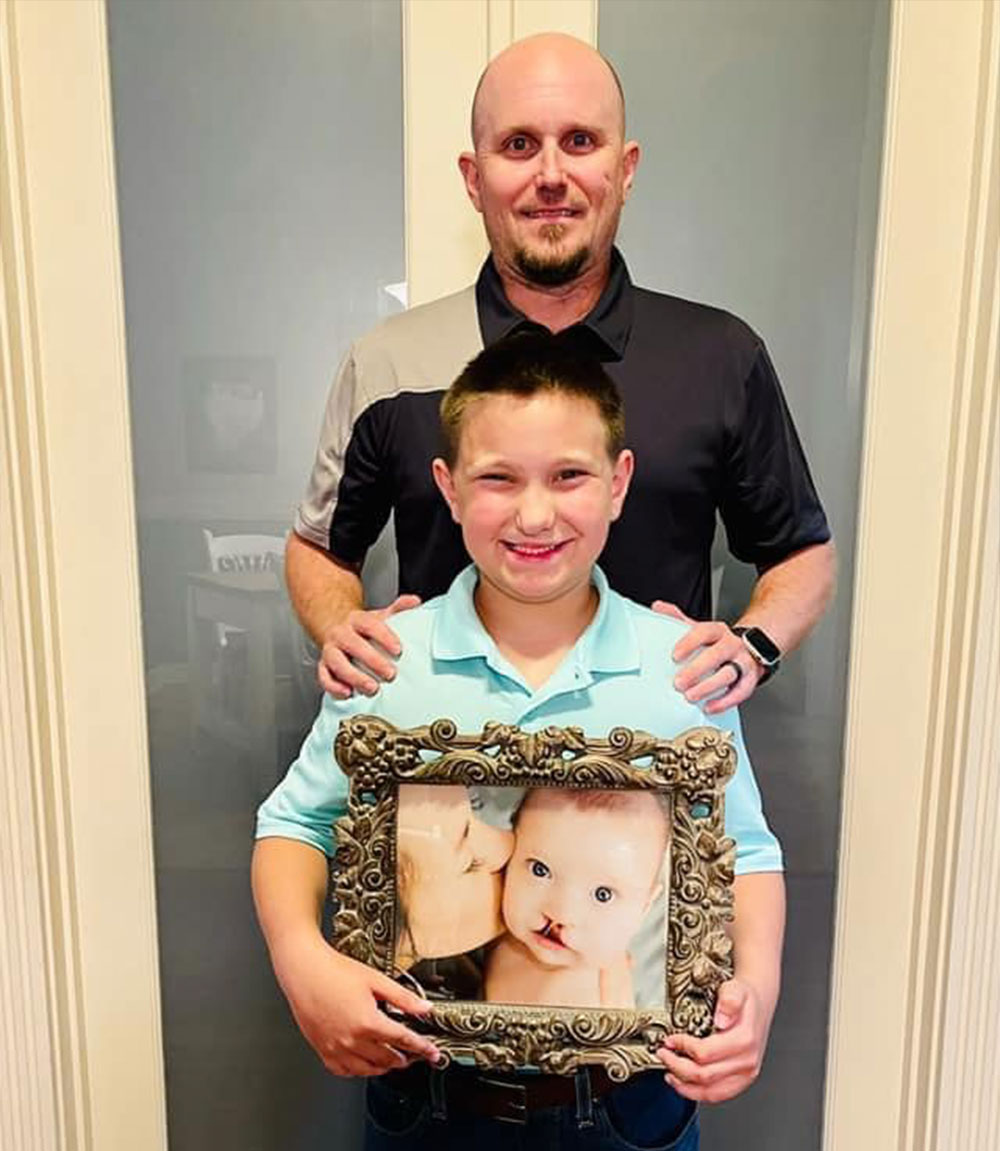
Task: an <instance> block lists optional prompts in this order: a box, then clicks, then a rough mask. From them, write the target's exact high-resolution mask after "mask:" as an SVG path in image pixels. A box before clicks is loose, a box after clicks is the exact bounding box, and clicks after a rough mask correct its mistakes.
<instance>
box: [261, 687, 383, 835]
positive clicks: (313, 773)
mask: <svg viewBox="0 0 1000 1151" xmlns="http://www.w3.org/2000/svg"><path fill="white" fill-rule="evenodd" d="M365 703H366V704H368V705H369V707H370V705H371V700H368V699H365ZM357 711H358V707H357V705H356V704H355V702H354V700H353V699H350V700H343V701H337V700H333V699H331V698H330V696H324V698H323V704H322V707H321V708H320V713H319V715H318V716H317V717H316V720H315V722H314V723H313V726H312V730H311V731H310V732H309V734H308V736H306V740H305V742H304V743H303V744H302V749H301V750H300V751H299V754H298V756H297V757H296V759H295V761H294V762H293V763H292V765H291V767H289V769H288V772H287V774H286V775H285V778H284V779H283V780H282V781H281V782H280V783H279V784H278V786H277V787H276V788H275V789H274V791H272V792H271V794H270V795H269V796H268V797H267V799H265V800H264V802H263V803H262V804H261V805H260V807H259V808H258V809H257V833H256V837H257V839H267V838H270V837H275V836H277V837H280V838H282V839H296V840H298V841H299V842H301V843H307V844H309V845H310V846H312V847H315V848H316V849H317V850H319V851H322V852H323V854H324V855H327V856H330V857H332V856H333V853H334V851H335V850H336V842H335V840H334V834H333V824H334V821H335V820H336V819H339V818H340V817H341V816H342V815H343V814H344V813H345V812H346V811H347V796H348V780H347V776H345V775H344V773H343V772H342V771H341V770H340V765H339V764H338V763H337V761H336V759H335V758H334V755H333V741H334V739H335V737H336V735H337V728H338V727H339V726H340V721H341V720H342V719H346V718H347V717H348V716H350V715H353V714H357Z"/></svg>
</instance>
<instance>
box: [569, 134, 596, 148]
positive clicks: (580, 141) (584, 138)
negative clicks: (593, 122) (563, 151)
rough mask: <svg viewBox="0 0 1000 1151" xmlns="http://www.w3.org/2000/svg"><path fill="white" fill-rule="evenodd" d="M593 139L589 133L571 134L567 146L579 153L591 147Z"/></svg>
mask: <svg viewBox="0 0 1000 1151" xmlns="http://www.w3.org/2000/svg"><path fill="white" fill-rule="evenodd" d="M593 143H594V137H593V136H591V134H590V133H589V132H571V133H570V134H569V138H568V140H567V144H568V145H569V147H570V148H572V149H573V150H574V151H581V150H583V149H586V148H590V147H592V146H593Z"/></svg>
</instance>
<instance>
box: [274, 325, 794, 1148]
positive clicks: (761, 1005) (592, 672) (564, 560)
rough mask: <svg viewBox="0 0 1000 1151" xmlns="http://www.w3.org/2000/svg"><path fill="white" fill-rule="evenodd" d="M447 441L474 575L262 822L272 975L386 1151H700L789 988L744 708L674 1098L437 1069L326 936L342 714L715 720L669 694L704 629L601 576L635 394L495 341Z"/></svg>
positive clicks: (475, 369)
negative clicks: (706, 954)
mask: <svg viewBox="0 0 1000 1151" xmlns="http://www.w3.org/2000/svg"><path fill="white" fill-rule="evenodd" d="M442 425H443V429H444V433H445V441H446V447H445V452H444V455H443V456H442V458H439V459H436V460H435V461H434V465H433V468H434V477H435V480H436V481H437V484H438V486H439V488H440V490H441V493H442V495H443V496H444V498H445V500H446V501H447V503H448V506H449V508H450V509H451V514H452V515H453V517H454V518H455V519H456V521H457V522H458V523H459V524H460V525H461V528H462V533H463V537H464V540H465V545H466V548H467V550H468V552H469V554H470V556H471V557H472V560H473V564H474V566H470V567H469V568H467V569H466V570H465V571H464V572H462V573H461V574H460V575H459V576H458V577H457V579H456V580H455V582H454V583H453V584H452V586H451V587H450V589H449V590H448V592H447V593H446V594H445V595H444V596H441V597H439V598H437V599H434V600H431V601H430V602H429V603H426V604H424V605H423V606H422V607H420V608H418V609H415V610H413V611H409V612H407V613H406V614H405V615H401V616H399V617H398V632H399V636H400V639H401V640H402V642H403V651H404V655H403V657H402V658H401V660H400V662H399V664H398V667H397V674H396V677H395V678H394V679H393V681H392V682H391V683H389V684H387V685H385V687H383V689H382V691H381V692H380V693H379V694H378V696H376V697H375V698H374V699H369V698H364V697H362V698H360V699H357V698H352V699H349V700H346V701H342V702H338V701H334V700H333V699H331V698H330V697H326V698H325V699H324V701H323V706H322V710H321V712H320V715H319V716H318V718H317V720H316V723H315V724H314V726H313V729H312V732H311V733H310V735H309V737H308V738H307V740H306V742H305V744H304V745H303V748H302V751H301V752H300V754H299V757H298V759H297V760H296V761H295V763H294V764H293V765H292V767H291V768H290V770H289V773H288V775H287V777H286V778H285V780H284V781H283V782H282V783H281V784H280V785H279V786H278V788H277V789H276V790H275V792H274V793H273V794H272V795H271V797H270V798H269V799H268V800H267V801H266V802H265V803H264V804H263V805H262V807H261V810H260V812H259V814H258V825H257V835H258V839H259V842H258V844H257V847H256V850H255V853H254V863H253V885H254V896H255V900H256V904H257V910H258V915H259V917H260V921H261V925H262V928H263V931H264V934H265V937H266V939H267V943H268V947H269V949H270V953H271V958H272V962H273V964H274V968H275V973H276V975H277V978H278V981H279V983H280V985H281V987H282V989H283V991H284V992H285V995H286V996H287V998H288V1001H289V1004H290V1006H291V1009H292V1012H293V1014H294V1016H295V1019H296V1021H297V1023H298V1024H299V1027H300V1029H301V1030H302V1032H303V1034H304V1035H305V1037H306V1038H307V1040H308V1041H309V1042H310V1043H311V1044H312V1046H313V1047H314V1048H315V1050H316V1051H317V1053H318V1054H319V1056H320V1058H321V1059H322V1060H323V1062H324V1063H325V1065H326V1066H327V1067H328V1068H329V1069H330V1070H331V1071H333V1072H335V1073H336V1074H340V1075H363V1076H370V1077H374V1078H372V1079H371V1080H370V1083H369V1090H368V1119H369V1122H368V1127H367V1131H366V1148H367V1149H368V1151H378V1149H381V1148H399V1149H405V1151H424V1149H426V1151H449V1149H452V1148H453V1149H455V1151H459V1149H460V1151H467V1149H468V1148H470V1147H473V1146H475V1147H478V1148H479V1149H480V1151H485V1149H486V1148H490V1147H493V1146H497V1147H499V1146H501V1145H507V1143H508V1140H509V1135H510V1131H511V1129H510V1126H509V1124H508V1123H506V1122H500V1121H499V1120H504V1119H507V1120H509V1119H511V1118H516V1120H517V1121H518V1122H521V1123H524V1124H525V1127H524V1129H523V1130H522V1132H521V1134H522V1139H521V1140H520V1141H519V1142H520V1145H521V1146H522V1147H526V1148H534V1147H538V1148H541V1147H546V1148H547V1147H550V1146H559V1147H562V1148H580V1149H581V1151H582V1149H584V1148H586V1149H588V1151H597V1149H599V1148H600V1149H603V1148H612V1147H620V1146H621V1145H622V1142H624V1143H626V1144H631V1145H633V1146H647V1147H654V1146H656V1147H666V1146H669V1147H671V1148H672V1149H673V1151H694V1149H695V1148H696V1147H697V1145H698V1134H697V1115H696V1107H695V1103H696V1102H697V1101H699V1100H711V1101H714V1100H721V1099H727V1098H730V1097H732V1096H733V1095H736V1094H738V1093H739V1092H740V1091H742V1090H743V1089H744V1088H745V1087H747V1086H748V1085H749V1084H750V1083H751V1082H753V1080H754V1079H755V1078H756V1075H757V1072H758V1069H759V1067H760V1063H761V1059H762V1057H763V1053H764V1048H765V1046H766V1041H767V1034H768V1030H769V1027H770V1022H771V1017H772V1015H773V1012H774V1008H775V1005H776V1002H777V998H778V987H779V981H780V952H781V939H782V932H783V919H784V887H783V883H782V878H781V874H780V871H781V853H780V849H779V847H778V844H777V841H776V840H775V839H774V836H773V835H772V834H771V833H770V831H769V829H768V828H767V824H766V823H765V821H764V818H763V815H762V812H761V807H760V796H759V793H758V791H757V787H756V784H755V782H754V779H753V774H752V771H751V768H750V764H749V760H748V758H747V754H746V749H745V747H744V745H743V741H742V737H741V734H740V729H739V720H738V716H737V715H736V714H735V712H730V713H727V714H725V715H724V716H723V717H722V721H721V723H720V726H723V727H725V728H727V729H730V730H731V731H732V732H733V739H734V744H735V747H736V750H737V753H738V756H739V765H738V768H737V772H736V775H735V776H734V778H733V779H732V781H731V782H730V784H729V786H728V788H727V793H726V830H727V833H728V834H729V835H732V836H733V838H734V839H735V840H736V842H737V864H736V871H737V879H736V883H735V888H734V897H735V921H734V923H733V926H732V936H733V942H734V955H735V964H736V971H735V976H734V978H733V979H732V980H730V981H729V982H728V983H726V984H724V985H723V987H722V988H721V989H720V994H719V1000H718V1005H717V1009H716V1016H715V1027H716V1033H715V1034H714V1035H712V1036H710V1037H708V1038H706V1039H693V1038H691V1037H688V1036H684V1035H678V1036H672V1037H671V1038H670V1039H669V1040H668V1041H667V1043H666V1044H665V1045H664V1047H663V1048H662V1049H661V1051H660V1052H659V1057H660V1059H661V1061H662V1062H663V1064H664V1067H665V1069H666V1072H667V1074H666V1081H667V1085H668V1086H666V1087H665V1086H664V1084H663V1081H662V1078H661V1077H660V1076H659V1075H658V1074H647V1075H638V1076H635V1077H633V1078H632V1079H631V1080H629V1081H628V1083H626V1084H624V1085H621V1086H617V1087H615V1086H614V1085H612V1084H611V1083H610V1081H609V1080H608V1079H607V1077H606V1076H605V1075H603V1073H600V1072H596V1071H595V1072H593V1073H582V1074H578V1075H577V1076H576V1077H575V1078H573V1077H566V1078H563V1077H559V1076H548V1075H532V1074H529V1073H524V1074H521V1075H517V1076H511V1077H507V1079H506V1080H505V1077H503V1076H498V1075H496V1074H490V1075H480V1074H479V1073H478V1072H476V1071H474V1070H472V1069H468V1068H449V1069H448V1070H447V1071H446V1072H444V1073H443V1075H440V1074H439V1073H437V1072H433V1071H431V1072H428V1071H427V1067H426V1063H428V1062H433V1061H434V1059H435V1058H436V1056H437V1052H436V1050H435V1048H434V1045H433V1043H431V1042H430V1041H429V1040H428V1039H427V1038H425V1037H422V1036H420V1035H418V1034H416V1033H415V1032H414V1031H413V1030H412V1029H410V1028H408V1027H406V1026H405V1025H404V1024H403V1023H401V1022H398V1021H396V1020H394V1019H392V1018H389V1017H388V1016H387V1015H386V1014H385V1013H384V1012H382V1011H380V1010H379V1004H380V1002H385V1003H387V1004H390V1005H393V1006H395V1007H396V1008H398V1009H399V1010H401V1011H403V1012H407V1013H411V1014H419V1013H420V1012H421V1011H426V1010H427V1009H428V1004H427V1003H426V1002H423V1001H421V1000H420V999H418V998H417V997H416V996H414V995H413V994H411V993H409V992H407V991H405V990H404V989H402V988H401V987H399V985H398V984H396V983H395V982H394V981H393V980H391V979H389V978H388V977H386V976H385V975H383V974H381V973H380V972H377V971H374V970H373V969H371V968H369V967H366V966H365V965H364V964H361V963H357V962H355V961H354V960H351V959H349V958H347V957H345V956H342V955H339V954H337V953H336V952H335V951H333V950H332V949H331V948H330V947H329V946H328V945H327V943H326V942H325V941H324V939H323V938H322V935H321V933H320V926H319V925H320V913H321V910H322V906H323V902H324V898H325V893H326V878H327V862H326V857H328V856H330V855H332V853H333V850H334V844H333V838H332V831H331V828H332V825H333V821H334V819H335V818H337V817H338V816H339V815H340V814H342V813H343V811H344V809H345V799H346V794H347V783H346V780H345V779H344V777H343V776H342V775H341V774H340V772H339V771H338V769H337V767H336V764H335V762H334V760H333V755H332V746H333V740H334V736H335V734H336V731H337V727H338V725H339V723H340V721H341V720H342V719H343V718H345V717H347V716H350V715H354V714H360V713H364V712H369V713H372V714H375V715H381V716H384V717H385V718H386V719H388V720H390V721H391V722H392V723H394V724H396V725H398V726H400V727H410V726H417V725H419V724H423V723H427V722H428V721H429V720H431V719H433V718H435V716H436V715H437V714H439V713H441V714H446V715H447V716H449V717H450V718H451V719H453V720H454V721H455V723H456V724H457V725H458V727H459V729H460V730H465V731H477V730H481V728H482V726H483V724H484V723H485V722H486V721H488V720H496V721H500V722H505V723H514V724H519V725H520V726H522V727H524V728H526V729H529V730H532V729H538V728H542V727H545V726H546V725H549V724H556V725H560V726H568V725H575V726H578V727H581V728H583V729H584V731H585V732H587V734H589V735H592V736H600V737H604V736H606V735H607V732H608V731H609V730H610V729H611V728H613V727H614V726H616V725H626V726H629V727H634V728H641V729H644V730H646V731H649V732H651V733H653V734H656V735H662V736H664V737H671V736H675V735H677V734H679V733H680V732H682V731H684V730H686V729H687V728H690V727H695V726H699V725H701V724H704V723H705V722H706V717H705V715H704V713H703V712H702V711H701V710H700V709H699V708H698V707H697V706H695V705H693V704H690V703H688V702H687V701H686V700H685V699H684V697H683V696H682V695H681V694H680V693H678V692H677V691H676V690H675V689H673V687H672V686H671V684H670V678H671V671H670V669H671V666H672V660H671V651H672V649H673V645H674V644H675V643H676V642H677V640H678V639H679V637H680V635H681V634H682V633H683V630H684V627H683V625H682V624H680V623H678V622H677V621H675V620H673V619H670V618H668V617H664V616H659V615H655V614H654V613H653V612H651V611H648V610H647V609H645V608H642V607H639V606H638V605H636V604H633V603H630V602H629V601H627V600H624V599H623V598H622V597H620V596H617V595H616V594H615V593H614V592H612V591H611V590H610V588H609V587H608V585H607V581H606V580H605V578H604V576H603V574H602V573H601V571H600V569H599V568H598V567H597V566H596V560H597V557H598V556H599V554H600V552H601V550H602V548H603V547H604V543H605V540H606V538H607V535H608V530H609V527H610V525H611V523H612V522H613V521H614V520H615V519H616V518H617V517H618V515H619V513H620V511H621V507H622V503H623V501H624V499H625V496H626V493H627V491H628V486H629V480H630V479H631V476H632V471H633V466H634V464H633V458H632V454H631V452H629V451H628V450H626V449H624V447H623V437H624V419H623V413H622V406H621V400H620V398H619V396H618V394H617V391H616V389H615V387H614V385H613V384H612V382H611V380H610V379H609V378H608V376H607V375H606V373H605V372H604V370H603V368H602V367H601V365H600V364H599V363H597V362H596V361H592V360H590V359H584V358H581V357H580V356H579V355H578V354H576V353H575V352H574V350H573V348H572V346H571V344H570V343H568V341H567V339H566V338H565V337H550V336H547V335H529V336H518V337H515V338H512V339H510V340H508V341H504V342H502V343H500V344H494V345H492V346H491V347H490V348H488V349H486V350H485V351H483V352H482V353H480V355H479V356H477V357H476V359H475V360H473V361H472V362H471V363H470V364H469V365H468V367H467V368H466V369H465V371H464V372H463V373H462V375H461V376H460V377H459V378H458V380H456V382H455V384H454V385H453V386H452V388H451V389H450V390H449V392H448V393H447V395H446V397H445V399H444V401H443V403H442ZM445 701H446V702H445ZM438 866H439V873H441V871H440V869H441V868H443V867H444V861H443V860H442V859H439V860H438ZM448 866H449V867H452V868H453V870H454V874H455V877H456V881H457V880H458V879H459V878H460V877H467V876H468V873H469V868H468V860H467V859H465V858H463V857H462V855H461V853H460V852H458V851H457V850H456V851H455V853H454V858H452V859H451V861H450V862H449V863H448ZM458 889H459V885H458V884H457V883H456V891H458ZM482 942H485V940H483V941H482ZM415 1060H416V1061H419V1062H417V1063H415V1065H413V1066H410V1067H409V1068H408V1069H407V1070H405V1071H401V1070H399V1069H401V1068H404V1067H406V1066H407V1065H408V1064H411V1063H413V1062H414V1061H415ZM393 1069H396V1073H395V1074H393V1075H390V1076H384V1075H383V1073H385V1072H387V1071H392V1070H393ZM442 1116H446V1118H445V1119H444V1121H442V1119H441V1117H442Z"/></svg>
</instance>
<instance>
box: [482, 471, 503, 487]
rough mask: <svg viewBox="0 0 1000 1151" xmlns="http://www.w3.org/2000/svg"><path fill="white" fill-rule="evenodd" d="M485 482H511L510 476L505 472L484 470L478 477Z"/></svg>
mask: <svg viewBox="0 0 1000 1151" xmlns="http://www.w3.org/2000/svg"><path fill="white" fill-rule="evenodd" d="M477 478H478V479H480V480H481V481H483V482H484V483H488V484H507V483H510V476H508V475H504V473H503V472H484V473H483V474H482V475H481V476H478V477H477Z"/></svg>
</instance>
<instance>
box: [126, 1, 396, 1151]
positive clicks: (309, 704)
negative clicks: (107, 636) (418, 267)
mask: <svg viewBox="0 0 1000 1151" xmlns="http://www.w3.org/2000/svg"><path fill="white" fill-rule="evenodd" d="M108 23H109V39H110V57H111V71H112V87H113V115H114V128H115V146H116V156H117V175H118V202H119V212H120V221H121V238H122V251H123V260H124V279H125V299H126V324H127V337H128V357H129V364H128V367H129V380H130V389H131V396H130V399H131V415H132V441H133V445H134V453H135V483H136V494H137V508H138V521H139V522H138V527H139V544H140V565H141V576H142V600H143V632H144V645H145V659H146V676H147V684H148V693H149V694H148V714H149V729H150V740H151V760H152V773H153V779H152V790H153V802H154V807H153V818H154V833H155V840H154V846H155V856H156V877H157V901H158V912H159V936H160V955H161V966H162V971H161V975H162V988H163V1022H164V1043H165V1054H166V1074H167V1105H168V1120H169V1137H170V1147H171V1151H286V1149H298V1148H302V1149H307V1148H317V1149H318V1148H323V1149H324V1151H332V1149H334V1148H338V1147H343V1148H352V1147H355V1146H357V1145H358V1132H359V1124H360V1111H359V1093H358V1090H357V1087H356V1085H354V1084H350V1083H344V1082H342V1081H338V1080H336V1079H334V1078H333V1077H332V1076H330V1075H329V1074H327V1072H326V1071H325V1070H324V1069H323V1068H322V1067H321V1066H320V1064H319V1062H318V1061H317V1060H316V1059H315V1058H314V1056H313V1054H312V1052H311V1051H310V1050H309V1048H308V1047H307V1046H306V1045H305V1043H304V1042H303V1040H302V1039H301V1037H300V1036H299V1034H298V1032H297V1031H296V1029H295V1026H294V1024H293V1023H292V1021H291V1018H290V1016H289V1013H288V1010H287V1008H286V1006H285V1004H284V1001H283V999H282V997H281V994H280V992H279V991H278V989H277V987H276V985H275V982H274V979H273V976H272V974H271V971H270V966H269V963H268V960H267V956H266V953H265V949H264V946H263V943H262V941H261V938H260V935H259V932H258V930H257V926H256V923H255V920H254V917H253V911H252V906H251V900H250V891H249V880H248V866H249V857H250V850H251V846H252V832H253V816H254V811H255V808H256V806H257V804H258V803H259V801H260V799H261V798H262V794H263V792H264V791H265V790H266V789H268V788H269V787H270V786H272V785H273V783H274V781H275V780H276V779H277V778H278V776H279V775H280V774H281V772H282V771H283V769H284V767H285V765H286V764H287V763H288V761H289V759H290V757H291V755H292V754H293V753H294V751H295V749H296V748H297V746H298V743H299V741H300V739H301V736H302V733H303V730H304V729H305V728H306V726H307V725H308V723H309V721H310V718H311V715H312V714H313V712H314V710H315V706H316V702H317V690H316V689H315V686H314V678H313V670H312V667H311V665H310V661H309V655H308V652H307V651H306V649H305V647H304V644H303V642H302V638H301V635H300V634H299V633H298V631H297V628H296V626H295V625H294V623H293V621H292V617H291V613H290V610H289V607H288V604H287V601H286V599H285V596H284V592H283V590H282V588H283V580H282V575H281V559H280V557H281V550H282V546H283V542H284V535H285V533H286V532H287V531H288V530H289V527H290V525H291V519H292V509H293V507H294V505H295V503H296V501H297V500H298V498H299V496H300V495H301V493H302V491H303V490H304V487H305V482H306V478H307V476H308V473H309V470H310V466H311V462H312V455H313V451H314V448H315V444H316V437H317V435H318V432H319V425H320V420H321V416H322V411H323V405H324V402H325V398H326V393H327V389H328V387H329V383H330V380H331V378H332V375H333V372H334V369H335V367H336V364H337V362H338V360H339V359H340V357H341V355H342V354H343V352H344V351H345V349H346V347H347V345H348V343H349V341H350V340H351V339H352V338H354V337H356V336H357V335H359V334H360V333H362V332H363V331H365V330H366V329H367V328H369V327H371V326H372V325H373V324H375V323H376V322H377V321H378V320H379V319H380V318H381V317H382V316H384V315H386V314H388V313H389V312H391V311H395V310H398V309H399V307H400V305H399V302H398V300H397V298H396V296H394V295H393V294H392V293H393V291H397V292H398V289H396V288H394V287H393V286H394V285H398V284H399V283H400V282H401V281H402V280H403V278H404V257H403V171H402V157H403V130H402V82H401V76H402V54H401V14H400V5H399V4H398V3H396V2H393V0H389V2H386V0H348V2H342V3H329V2H325V0H238V2H237V0H199V2H198V3H165V2H163V0H109V4H108ZM375 577H376V582H377V583H379V586H380V587H391V586H392V585H393V583H394V577H393V575H392V572H391V571H387V570H383V571H381V573H379V572H378V571H376V573H375ZM373 594H375V595H380V594H381V592H380V591H379V590H378V589H376V591H375V592H374V593H373Z"/></svg>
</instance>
